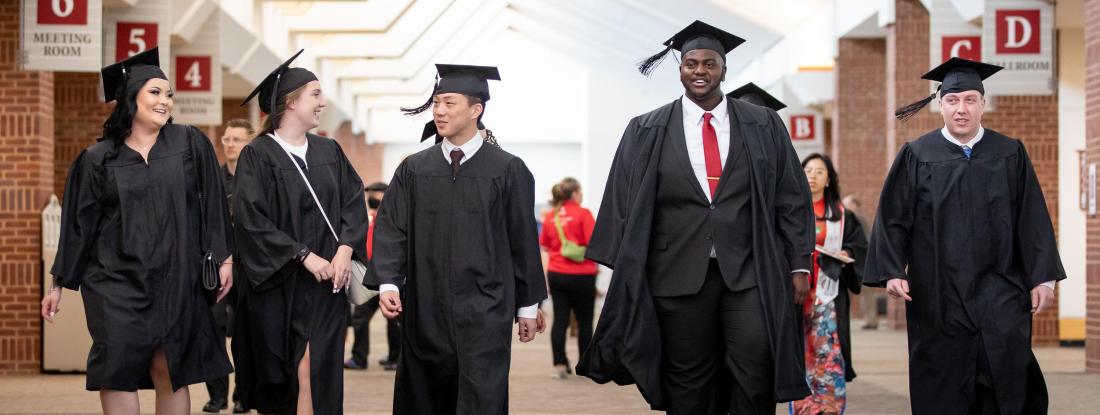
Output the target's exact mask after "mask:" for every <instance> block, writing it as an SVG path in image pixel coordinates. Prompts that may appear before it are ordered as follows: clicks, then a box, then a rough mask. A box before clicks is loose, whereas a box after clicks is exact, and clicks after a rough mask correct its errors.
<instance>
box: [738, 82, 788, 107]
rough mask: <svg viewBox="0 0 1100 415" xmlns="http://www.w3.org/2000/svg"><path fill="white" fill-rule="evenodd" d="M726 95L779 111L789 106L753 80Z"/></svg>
mask: <svg viewBox="0 0 1100 415" xmlns="http://www.w3.org/2000/svg"><path fill="white" fill-rule="evenodd" d="M726 96H727V97H730V98H734V99H739V100H742V101H745V102H748V103H750V104H756V105H759V106H761V107H768V108H771V110H772V111H779V110H781V109H783V108H787V104H784V103H783V101H780V100H779V99H778V98H776V97H773V96H772V94H769V93H768V91H765V90H764V88H761V87H759V86H756V84H755V83H752V82H749V83H747V84H744V85H741V86H740V87H739V88H737V89H735V90H733V91H730V92H729V93H728V94H726Z"/></svg>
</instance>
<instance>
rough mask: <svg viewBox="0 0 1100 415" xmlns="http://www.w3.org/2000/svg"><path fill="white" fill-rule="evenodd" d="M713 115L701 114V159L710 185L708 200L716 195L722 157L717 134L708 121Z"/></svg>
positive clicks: (720, 175)
mask: <svg viewBox="0 0 1100 415" xmlns="http://www.w3.org/2000/svg"><path fill="white" fill-rule="evenodd" d="M712 118H714V114H711V113H709V112H705V113H703V159H704V160H706V162H707V184H709V185H710V198H711V200H714V194H715V193H718V178H719V177H722V156H721V155H719V154H718V133H716V132H714V126H713V125H711V124H710V120H711V119H712Z"/></svg>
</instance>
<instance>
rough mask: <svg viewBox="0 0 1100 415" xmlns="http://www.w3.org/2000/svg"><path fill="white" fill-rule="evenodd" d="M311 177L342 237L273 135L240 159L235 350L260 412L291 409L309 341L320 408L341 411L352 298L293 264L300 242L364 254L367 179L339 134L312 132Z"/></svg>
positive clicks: (328, 253) (244, 399) (250, 399)
mask: <svg viewBox="0 0 1100 415" xmlns="http://www.w3.org/2000/svg"><path fill="white" fill-rule="evenodd" d="M306 137H307V140H308V142H309V149H308V151H307V152H306V157H305V160H304V161H305V163H306V166H307V169H304V170H305V173H306V176H308V177H309V181H310V184H311V185H312V186H313V189H314V190H315V191H316V192H317V197H318V199H320V201H321V204H322V205H323V206H324V208H325V213H326V214H328V217H329V219H330V220H331V221H332V226H333V227H334V228H336V232H337V233H338V234H339V236H340V241H339V243H337V241H336V239H335V238H333V236H332V232H331V231H329V228H328V225H326V224H325V220H324V217H323V216H322V215H321V212H320V211H319V210H318V209H317V206H316V203H315V202H314V201H313V196H311V195H310V193H309V189H308V188H307V187H306V185H305V183H304V182H303V181H302V177H301V175H300V174H299V173H298V170H297V169H296V168H295V167H294V165H293V164H291V163H292V162H291V159H290V155H289V154H288V153H287V152H286V151H285V150H283V148H282V147H280V146H279V144H278V143H277V142H275V140H274V139H273V138H272V137H271V136H269V135H262V136H259V137H256V139H254V140H252V142H251V143H249V145H248V146H246V147H245V148H244V149H243V150H241V158H240V160H239V161H238V162H237V175H236V179H237V183H236V194H235V195H234V199H235V201H234V204H235V206H234V209H233V212H234V213H233V220H234V227H233V229H234V233H235V235H236V238H235V241H236V243H237V254H238V255H239V258H237V259H235V261H236V262H237V263H238V264H239V265H240V267H239V268H240V269H241V271H242V275H241V277H242V278H241V284H240V286H238V287H237V288H238V289H239V291H238V292H237V295H238V303H237V309H236V313H237V315H238V317H237V320H236V324H238V325H237V326H236V327H234V335H235V336H234V338H233V342H234V344H233V349H234V351H235V353H234V358H235V359H236V363H237V370H238V371H239V372H241V373H240V374H239V375H238V377H237V378H238V381H239V382H240V384H239V385H238V386H237V388H238V390H240V401H241V403H242V404H243V405H245V407H247V408H250V409H255V410H258V411H260V412H263V413H293V412H294V410H295V406H296V404H297V396H298V381H297V368H298V363H299V362H300V361H301V359H302V356H303V355H304V354H305V350H306V346H307V345H308V346H309V347H310V370H311V372H310V373H311V376H310V386H311V391H312V393H313V408H314V411H315V412H316V413H318V414H340V413H343V396H344V373H343V356H344V338H345V336H346V334H347V310H348V301H347V296H346V295H345V293H344V291H340V292H339V293H336V294H333V293H332V282H331V281H324V282H317V280H316V279H314V277H313V274H311V273H310V272H309V270H307V269H306V268H305V266H303V265H301V264H299V263H297V262H295V261H294V260H293V259H294V256H295V254H296V253H297V252H298V251H299V250H300V249H301V247H303V246H306V247H309V249H310V251H312V252H313V253H314V254H316V255H318V256H321V257H322V258H325V259H331V258H332V257H333V256H334V255H335V254H336V250H337V248H339V245H347V246H349V247H352V248H353V249H354V252H355V254H354V257H357V258H359V259H360V260H362V259H363V258H366V252H365V250H366V249H365V248H366V247H365V245H366V244H365V238H366V234H367V208H366V205H365V204H364V201H363V183H362V181H361V180H360V179H359V176H358V175H357V174H356V173H355V170H354V169H353V168H352V166H351V163H350V162H348V159H347V157H345V156H344V152H343V150H341V149H340V146H339V145H338V144H337V143H336V142H335V141H333V140H330V139H327V138H324V137H320V136H316V135H312V134H307V135H306Z"/></svg>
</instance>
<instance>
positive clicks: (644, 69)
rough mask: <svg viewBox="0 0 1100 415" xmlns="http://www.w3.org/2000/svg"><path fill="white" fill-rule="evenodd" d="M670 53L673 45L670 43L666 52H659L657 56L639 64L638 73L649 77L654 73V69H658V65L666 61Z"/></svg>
mask: <svg viewBox="0 0 1100 415" xmlns="http://www.w3.org/2000/svg"><path fill="white" fill-rule="evenodd" d="M670 51H672V44H671V43H669V45H668V47H666V48H665V49H664V50H662V51H660V52H657V54H656V55H653V56H650V57H648V58H645V59H643V60H642V61H640V62H638V72H641V73H642V75H645V76H649V74H650V73H653V69H654V68H656V67H657V65H659V64H660V63H661V61H663V60H665V57H667V56H668V53H669V52H670Z"/></svg>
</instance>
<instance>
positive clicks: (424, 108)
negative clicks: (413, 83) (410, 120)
mask: <svg viewBox="0 0 1100 415" xmlns="http://www.w3.org/2000/svg"><path fill="white" fill-rule="evenodd" d="M437 91H439V74H436V75H435V83H434V84H432V94H431V95H428V102H425V103H424V104H423V105H421V106H419V107H416V108H407V107H401V112H403V113H404V114H405V115H408V116H413V115H417V114H420V113H422V112H424V111H427V110H428V109H429V108H431V107H432V99H434V98H435V93H436V92H437Z"/></svg>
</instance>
